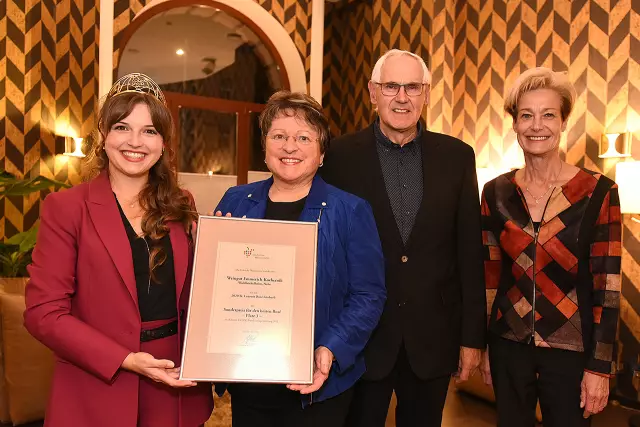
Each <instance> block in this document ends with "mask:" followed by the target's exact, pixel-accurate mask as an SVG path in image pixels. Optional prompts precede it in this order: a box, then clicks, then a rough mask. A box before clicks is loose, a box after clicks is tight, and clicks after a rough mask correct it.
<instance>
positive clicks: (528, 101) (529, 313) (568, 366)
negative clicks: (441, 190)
mask: <svg viewBox="0 0 640 427" xmlns="http://www.w3.org/2000/svg"><path fill="white" fill-rule="evenodd" d="M574 101H575V90H574V88H573V86H572V85H571V83H569V81H568V80H567V78H566V76H565V75H564V74H561V73H557V72H553V71H551V70H549V69H546V68H535V69H531V70H528V71H526V72H525V73H523V74H522V75H521V76H520V77H519V78H518V80H517V81H516V83H515V85H514V87H513V88H512V89H511V91H510V92H509V94H508V96H507V98H506V100H505V105H504V109H505V111H506V112H507V113H509V114H510V115H511V116H512V117H513V129H514V131H515V133H516V135H517V137H518V143H519V144H520V147H521V148H522V150H523V151H524V157H525V167H524V168H522V169H519V170H514V171H511V172H508V173H506V174H504V175H501V176H499V177H498V178H496V179H494V180H493V181H491V182H489V183H487V185H486V186H485V187H484V191H483V195H482V215H483V241H484V245H485V276H486V291H487V304H488V313H490V318H489V331H490V333H489V350H490V351H488V352H487V353H488V355H487V358H486V359H488V360H485V364H484V368H483V371H484V374H485V378H486V379H491V381H492V382H493V387H494V390H495V393H496V400H497V407H498V426H504V427H511V426H519V427H520V426H523V427H524V426H532V427H533V426H534V423H535V408H536V402H537V400H538V399H539V401H540V405H541V409H542V418H543V420H544V425H545V427H556V426H558V427H559V426H562V427H573V426H588V425H589V416H590V415H592V414H596V413H598V412H600V411H602V410H603V409H604V407H605V406H606V404H607V398H608V395H609V378H610V377H611V376H612V375H613V373H614V360H615V352H614V344H615V337H616V327H617V322H618V311H619V300H620V252H621V243H620V242H621V225H620V203H619V199H618V188H617V186H616V184H615V183H614V182H613V181H611V180H610V179H608V178H607V177H605V176H604V175H601V174H599V173H596V172H592V171H589V170H586V169H582V168H579V167H576V166H573V165H571V164H569V163H566V162H564V161H563V160H562V159H561V158H560V150H559V145H560V138H561V135H562V132H563V131H564V130H565V129H566V127H567V120H568V118H569V115H570V113H571V110H572V107H573V105H574Z"/></svg>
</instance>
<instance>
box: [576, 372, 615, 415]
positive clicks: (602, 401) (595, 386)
mask: <svg viewBox="0 0 640 427" xmlns="http://www.w3.org/2000/svg"><path fill="white" fill-rule="evenodd" d="M580 389H581V390H580V407H581V408H584V413H583V414H582V416H583V417H584V418H589V417H590V416H591V415H593V414H597V413H598V412H602V410H603V409H604V408H605V407H606V406H607V402H608V400H609V378H608V377H603V376H600V375H596V374H592V373H591V372H585V373H584V375H583V376H582V384H580Z"/></svg>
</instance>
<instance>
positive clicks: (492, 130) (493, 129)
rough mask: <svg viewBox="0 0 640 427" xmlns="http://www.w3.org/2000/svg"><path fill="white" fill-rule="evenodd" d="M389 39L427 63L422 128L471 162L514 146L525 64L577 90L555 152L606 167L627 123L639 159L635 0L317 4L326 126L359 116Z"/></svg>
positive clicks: (633, 261) (638, 270) (638, 249)
mask: <svg viewBox="0 0 640 427" xmlns="http://www.w3.org/2000/svg"><path fill="white" fill-rule="evenodd" d="M389 48H401V49H408V50H411V51H413V52H415V53H418V54H420V55H421V56H422V57H423V58H424V59H425V61H426V62H427V65H428V66H429V68H430V69H431V71H432V73H433V87H432V96H431V104H430V107H429V108H428V112H427V113H426V118H427V123H428V124H429V127H430V128H431V129H433V130H435V131H439V132H446V133H450V134H452V135H455V136H457V137H459V138H460V139H462V140H464V141H465V142H467V143H468V144H470V145H472V146H474V148H475V150H476V156H477V162H478V165H479V166H494V167H500V166H503V165H506V166H509V165H513V162H514V160H515V161H517V157H516V156H515V155H516V154H517V153H518V152H519V147H518V146H517V142H516V141H515V135H514V134H513V130H512V129H511V118H510V117H508V116H505V114H504V113H503V110H502V105H503V102H504V97H505V92H506V91H507V90H508V88H509V87H510V86H511V85H512V84H513V82H514V81H515V79H516V78H517V77H518V75H520V73H521V72H522V71H524V70H526V69H528V68H531V67H535V66H545V67H550V68H553V69H554V70H557V71H566V72H567V73H568V75H569V78H570V80H571V81H572V82H573V84H574V85H575V87H576V90H577V92H578V100H577V102H576V106H575V110H574V113H573V115H572V117H571V118H570V121H569V124H568V127H567V132H566V138H565V141H564V142H563V145H562V151H563V156H565V158H566V160H567V161H568V162H570V163H573V164H576V165H580V166H584V167H587V168H589V169H593V170H596V171H600V172H604V173H605V174H607V175H609V176H613V171H614V166H615V163H616V161H615V160H607V161H603V160H602V159H599V158H598V144H599V142H598V141H599V139H600V137H601V135H602V134H603V133H605V131H606V132H612V133H616V132H622V131H625V130H629V131H632V138H633V144H632V154H633V157H634V158H635V159H638V160H640V0H572V1H567V0H466V1H461V0H435V1H433V2H431V1H429V2H427V1H423V2H418V1H409V0H372V1H362V2H357V1H354V2H350V3H349V4H348V5H347V6H344V5H342V6H341V5H338V6H334V7H333V8H330V9H328V10H327V16H326V22H325V51H324V53H325V55H324V67H325V68H324V99H323V101H324V106H325V111H326V112H327V114H328V116H329V118H330V121H331V124H332V128H333V131H334V133H345V132H352V131H354V130H357V129H361V128H362V127H364V126H366V125H367V124H368V123H370V121H371V120H372V118H373V116H374V114H373V111H371V107H370V103H369V95H368V91H367V88H366V83H367V81H368V79H369V77H370V75H371V68H372V67H373V65H374V63H375V61H376V60H377V58H378V57H379V56H380V55H382V54H383V53H384V52H385V51H386V50H388V49H389ZM624 221H625V224H624V250H623V269H624V272H625V274H624V277H623V283H624V284H623V288H622V289H623V291H622V293H623V299H622V310H621V319H622V322H621V327H620V342H621V347H622V349H623V351H622V352H621V354H620V358H621V360H625V361H627V362H629V361H633V360H634V359H635V360H636V362H640V360H637V359H638V354H639V352H640V243H639V242H640V225H639V224H638V223H635V222H633V221H631V220H630V218H629V216H628V215H626V216H625V219H624Z"/></svg>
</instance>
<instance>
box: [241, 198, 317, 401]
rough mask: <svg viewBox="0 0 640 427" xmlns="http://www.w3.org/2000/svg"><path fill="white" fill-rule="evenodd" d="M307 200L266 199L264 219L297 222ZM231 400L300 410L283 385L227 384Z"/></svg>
mask: <svg viewBox="0 0 640 427" xmlns="http://www.w3.org/2000/svg"><path fill="white" fill-rule="evenodd" d="M306 200H307V198H306V197H305V198H304V199H300V200H297V201H295V202H273V201H271V199H267V210H266V212H265V219H274V220H279V221H297V220H298V218H299V217H300V214H301V213H302V209H303V208H304V203H305V201H306ZM229 392H230V393H231V395H232V396H233V399H235V400H236V402H237V401H243V402H247V403H249V404H251V406H254V407H261V408H300V407H301V406H300V393H299V392H297V391H291V390H289V389H288V388H287V386H286V385H284V384H255V383H246V384H229Z"/></svg>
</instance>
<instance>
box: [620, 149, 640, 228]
mask: <svg viewBox="0 0 640 427" xmlns="http://www.w3.org/2000/svg"><path fill="white" fill-rule="evenodd" d="M638 182H640V161H633V162H619V163H618V164H616V183H617V184H618V194H619V195H620V212H621V213H623V214H640V191H638V188H637V187H638ZM632 219H633V220H634V221H635V222H640V220H639V219H638V218H633V217H632Z"/></svg>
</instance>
